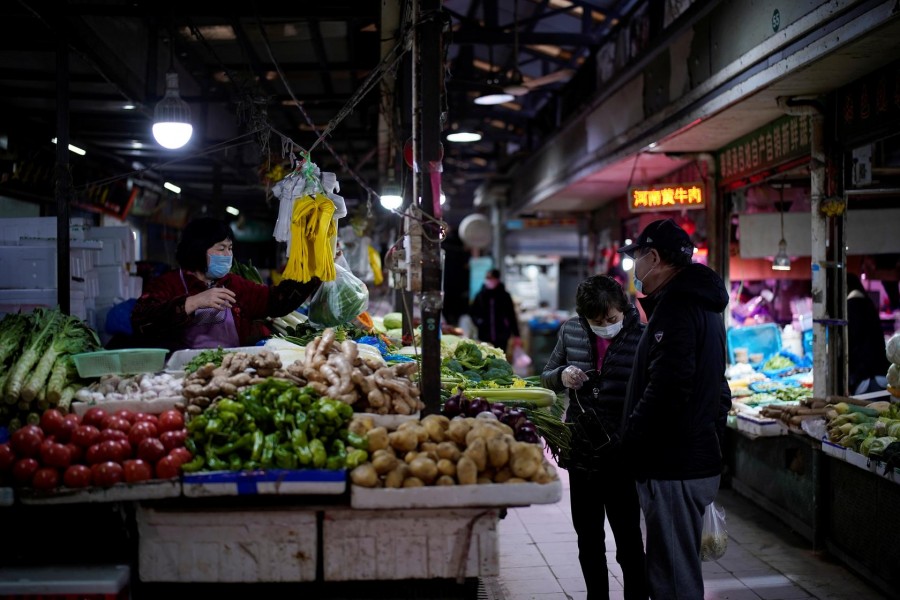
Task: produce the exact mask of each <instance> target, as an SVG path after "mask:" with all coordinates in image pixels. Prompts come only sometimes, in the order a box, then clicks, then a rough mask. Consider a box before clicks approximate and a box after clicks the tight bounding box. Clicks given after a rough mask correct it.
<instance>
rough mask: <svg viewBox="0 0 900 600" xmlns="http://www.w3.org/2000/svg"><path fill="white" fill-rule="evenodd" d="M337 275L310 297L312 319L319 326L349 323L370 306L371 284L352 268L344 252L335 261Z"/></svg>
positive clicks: (310, 320)
mask: <svg viewBox="0 0 900 600" xmlns="http://www.w3.org/2000/svg"><path fill="white" fill-rule="evenodd" d="M334 272H335V277H334V280H333V281H325V282H323V283H322V285H320V286H319V289H318V290H316V293H315V294H313V296H312V298H310V299H309V314H308V315H307V316H308V317H309V322H310V323H312V324H313V325H316V326H319V327H335V326H337V325H343V324H344V323H349V322H350V321H352V320H353V319H355V318H356V317H357V316H359V315H360V314H361V313H363V312H365V310H366V309H367V308H368V307H369V288H368V287H366V284H365V283H364V282H363V281H362V280H361V279H360V278H359V277H357V276H356V275H354V274H353V271H352V270H350V267H349V266H347V261H346V260H344V257H343V256H340V257H338V258H337V259H335V261H334Z"/></svg>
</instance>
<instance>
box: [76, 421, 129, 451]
mask: <svg viewBox="0 0 900 600" xmlns="http://www.w3.org/2000/svg"><path fill="white" fill-rule="evenodd" d="M113 431H117V430H113ZM69 441H71V442H72V443H73V444H75V445H77V446H81V447H82V448H87V447H88V446H91V445H93V444H96V443H97V442H99V441H100V430H99V429H97V428H96V427H94V426H93V425H84V424H82V425H79V426H78V427H76V428H75V431H73V432H72V438H71V440H69Z"/></svg>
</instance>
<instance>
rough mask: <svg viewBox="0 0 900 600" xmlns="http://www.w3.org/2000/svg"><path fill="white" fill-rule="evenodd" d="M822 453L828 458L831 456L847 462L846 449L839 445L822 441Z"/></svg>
mask: <svg viewBox="0 0 900 600" xmlns="http://www.w3.org/2000/svg"><path fill="white" fill-rule="evenodd" d="M822 452H824V453H825V454H827V455H828V456H833V457H835V458H839V459H841V460H847V449H846V448H844V447H843V446H841V445H840V444H835V443H834V442H830V441H828V440H822Z"/></svg>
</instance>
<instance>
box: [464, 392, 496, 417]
mask: <svg viewBox="0 0 900 600" xmlns="http://www.w3.org/2000/svg"><path fill="white" fill-rule="evenodd" d="M490 410H491V405H490V404H488V401H487V400H485V399H484V398H482V397H481V396H478V397H477V398H472V400H470V401H469V406H468V407H467V408H466V409H465V411H466V416H469V417H474V416H477V415H478V413H481V412H490Z"/></svg>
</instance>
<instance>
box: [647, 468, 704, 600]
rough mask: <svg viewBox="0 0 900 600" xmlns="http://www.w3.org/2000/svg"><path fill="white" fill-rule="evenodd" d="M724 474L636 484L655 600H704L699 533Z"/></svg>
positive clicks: (649, 576) (651, 596) (649, 577)
mask: <svg viewBox="0 0 900 600" xmlns="http://www.w3.org/2000/svg"><path fill="white" fill-rule="evenodd" d="M718 490H719V476H718V475H716V476H715V477H707V478H705V479H685V480H680V481H679V480H662V479H648V480H646V481H643V482H640V481H639V482H638V483H637V491H638V498H639V499H640V502H641V510H642V511H643V513H644V521H645V523H646V526H647V552H646V554H647V578H648V580H649V584H650V598H652V599H653V600H703V573H702V572H701V561H700V534H701V532H702V530H703V513H704V511H705V509H706V506H707V505H708V504H709V503H710V502H712V501H713V500H715V498H716V492H717V491H718Z"/></svg>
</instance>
